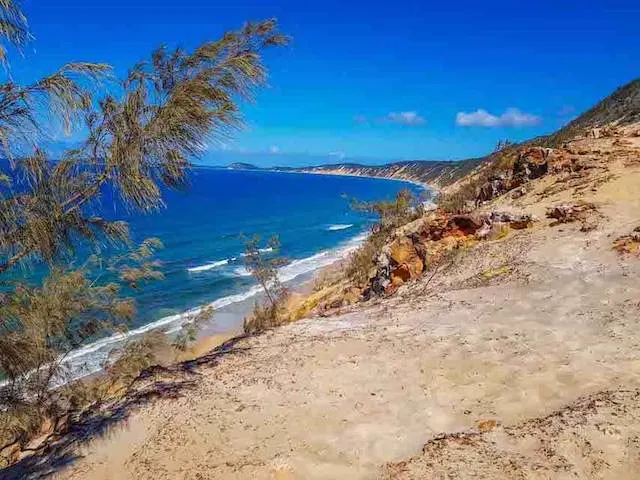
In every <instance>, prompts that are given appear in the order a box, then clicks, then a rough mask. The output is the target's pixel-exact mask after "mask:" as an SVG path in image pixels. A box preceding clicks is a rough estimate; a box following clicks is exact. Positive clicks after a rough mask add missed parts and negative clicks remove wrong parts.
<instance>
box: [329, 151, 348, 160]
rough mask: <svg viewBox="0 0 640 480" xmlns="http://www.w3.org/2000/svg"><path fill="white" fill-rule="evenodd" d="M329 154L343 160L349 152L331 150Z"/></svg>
mask: <svg viewBox="0 0 640 480" xmlns="http://www.w3.org/2000/svg"><path fill="white" fill-rule="evenodd" d="M329 156H330V157H336V158H338V159H340V160H343V159H344V158H345V157H346V156H347V154H346V153H344V152H340V151H338V152H329Z"/></svg>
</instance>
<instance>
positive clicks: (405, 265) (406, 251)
mask: <svg viewBox="0 0 640 480" xmlns="http://www.w3.org/2000/svg"><path fill="white" fill-rule="evenodd" d="M389 256H390V257H391V260H393V264H394V265H395V267H393V268H392V270H391V276H390V278H391V282H392V283H396V284H397V283H398V282H400V281H401V282H402V283H404V282H406V281H407V280H409V279H411V278H416V277H418V276H419V275H420V274H421V273H422V271H423V270H424V262H423V261H422V259H421V258H420V255H418V252H417V250H416V248H415V246H414V245H413V241H412V240H411V239H410V238H409V237H400V238H397V239H396V240H394V242H393V243H392V244H391V247H390V255H389Z"/></svg>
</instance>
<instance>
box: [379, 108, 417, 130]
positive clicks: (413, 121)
mask: <svg viewBox="0 0 640 480" xmlns="http://www.w3.org/2000/svg"><path fill="white" fill-rule="evenodd" d="M385 118H386V120H387V121H389V122H392V123H399V124H400V125H409V126H412V127H415V126H418V125H424V124H425V123H426V120H425V118H424V117H422V116H420V115H418V112H413V111H412V112H391V113H390V114H388V115H387V116H386V117H385Z"/></svg>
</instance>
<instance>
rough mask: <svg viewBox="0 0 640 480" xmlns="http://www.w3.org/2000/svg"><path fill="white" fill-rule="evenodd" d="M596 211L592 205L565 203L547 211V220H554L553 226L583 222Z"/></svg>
mask: <svg viewBox="0 0 640 480" xmlns="http://www.w3.org/2000/svg"><path fill="white" fill-rule="evenodd" d="M595 211H596V206H595V205H594V204H593V203H585V202H582V203H565V204H562V205H556V206H554V207H550V208H548V209H547V218H552V219H554V220H555V222H554V224H560V223H572V222H576V221H583V220H585V219H586V218H587V216H588V215H589V214H590V213H592V212H595Z"/></svg>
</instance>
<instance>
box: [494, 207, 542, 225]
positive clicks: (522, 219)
mask: <svg viewBox="0 0 640 480" xmlns="http://www.w3.org/2000/svg"><path fill="white" fill-rule="evenodd" d="M489 219H490V220H491V222H497V223H508V224H509V226H510V227H511V228H513V229H514V230H522V229H523V228H529V227H530V226H531V224H532V223H533V222H534V221H535V220H536V219H535V217H534V216H533V215H529V214H518V213H511V212H498V211H494V212H491V215H490V216H489Z"/></svg>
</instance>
